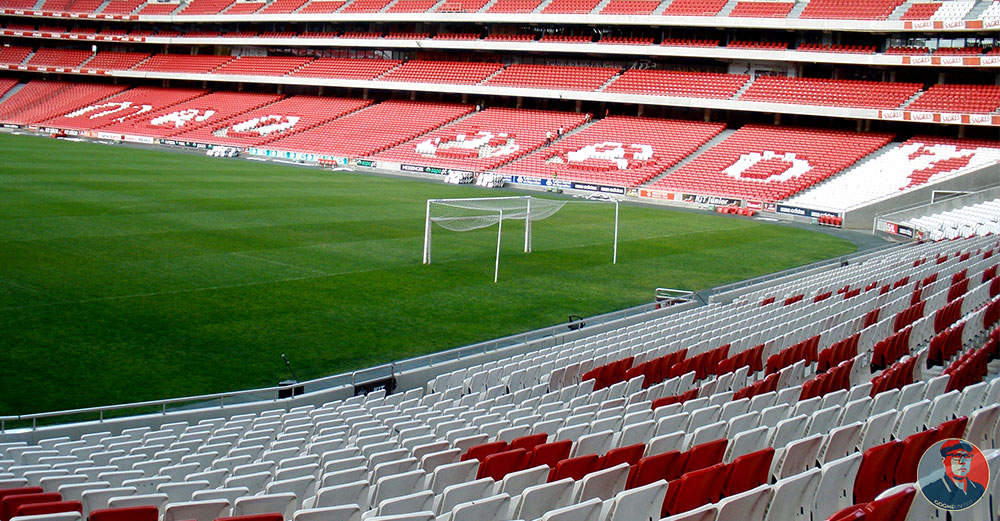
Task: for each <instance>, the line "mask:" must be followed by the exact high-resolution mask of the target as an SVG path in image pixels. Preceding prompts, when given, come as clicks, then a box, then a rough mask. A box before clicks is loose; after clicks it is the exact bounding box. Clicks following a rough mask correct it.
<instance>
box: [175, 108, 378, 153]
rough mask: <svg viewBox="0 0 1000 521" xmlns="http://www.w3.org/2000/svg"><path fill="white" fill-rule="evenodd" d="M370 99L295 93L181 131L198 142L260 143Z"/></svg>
mask: <svg viewBox="0 0 1000 521" xmlns="http://www.w3.org/2000/svg"><path fill="white" fill-rule="evenodd" d="M371 103H372V102H371V101H370V100H359V99H349V98H333V97H320V96H292V97H290V98H285V99H283V100H281V101H277V102H275V103H271V104H270V105H266V106H264V107H261V108H259V109H257V110H252V111H250V112H247V113H245V114H241V115H239V116H237V117H234V118H231V119H229V120H227V121H224V122H222V123H220V124H218V125H212V126H208V127H202V128H200V129H198V130H193V131H190V132H185V133H183V134H178V135H177V138H178V139H181V140H184V141H191V142H197V143H211V144H219V145H232V146H261V145H264V144H267V143H270V142H271V141H275V140H277V139H281V138H283V137H287V136H291V135H294V134H298V133H300V132H308V131H309V129H311V128H313V127H315V126H317V125H321V124H323V123H326V122H328V121H330V120H333V119H336V118H339V117H341V116H343V115H344V114H348V113H351V112H354V111H356V110H360V109H362V108H364V107H367V106H368V105H370V104H371Z"/></svg>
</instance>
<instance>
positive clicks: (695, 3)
mask: <svg viewBox="0 0 1000 521" xmlns="http://www.w3.org/2000/svg"><path fill="white" fill-rule="evenodd" d="M726 1H727V0H673V1H672V2H670V5H668V6H667V8H666V9H664V10H663V14H664V15H668V16H715V15H717V14H719V11H721V10H722V8H723V7H725V5H726Z"/></svg>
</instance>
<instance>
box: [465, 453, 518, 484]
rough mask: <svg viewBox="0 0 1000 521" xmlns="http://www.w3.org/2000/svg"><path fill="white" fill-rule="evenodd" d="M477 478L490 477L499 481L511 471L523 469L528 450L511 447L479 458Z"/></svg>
mask: <svg viewBox="0 0 1000 521" xmlns="http://www.w3.org/2000/svg"><path fill="white" fill-rule="evenodd" d="M480 462H481V463H480V465H479V472H478V473H477V475H476V478H477V479H482V478H487V477H488V478H492V479H493V480H494V481H500V480H502V479H503V478H504V476H506V475H507V474H509V473H511V472H517V471H519V470H524V469H526V468H527V467H528V451H526V450H524V449H513V450H508V451H504V452H497V453H494V454H490V455H489V456H486V457H485V458H483V459H481V460H480Z"/></svg>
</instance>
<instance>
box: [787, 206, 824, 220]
mask: <svg viewBox="0 0 1000 521" xmlns="http://www.w3.org/2000/svg"><path fill="white" fill-rule="evenodd" d="M777 212H778V213H781V214H785V215H796V216H799V217H810V218H814V219H818V218H820V217H837V214H836V213H834V212H827V211H824V210H813V209H812V208H802V207H799V206H787V205H784V204H779V205H777Z"/></svg>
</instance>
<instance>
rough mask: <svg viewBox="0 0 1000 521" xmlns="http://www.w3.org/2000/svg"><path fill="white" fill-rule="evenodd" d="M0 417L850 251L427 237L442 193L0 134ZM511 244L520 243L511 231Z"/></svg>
mask: <svg viewBox="0 0 1000 521" xmlns="http://www.w3.org/2000/svg"><path fill="white" fill-rule="evenodd" d="M0 165H2V167H0V415H3V414H25V413H32V412H38V411H47V410H55V409H66V408H76V407H86V406H94V405H103V404H114V403H123V402H130V401H138V400H150V399H158V398H165V397H175V396H186V395H193V394H202V393H210V392H219V391H229V390H237V389H244V388H251V387H256V386H268V385H274V384H275V383H276V382H277V381H278V380H281V379H284V378H286V377H287V374H288V373H287V370H286V368H285V367H284V365H283V363H282V362H281V359H280V354H281V353H285V354H287V355H288V357H289V359H290V360H291V361H292V363H293V364H294V366H295V369H296V372H297V373H298V377H299V378H300V379H307V378H314V377H318V376H323V375H329V374H335V373H338V372H343V371H347V370H352V369H357V368H363V367H367V366H371V365H374V364H378V363H383V362H388V361H392V360H397V359H401V358H406V357H411V356H415V355H420V354H424V353H429V352H433V351H437V350H441V349H446V348H450V347H455V346H461V345H465V344H469V343H473V342H477V341H481V340H486V339H490V338H495V337H499V336H504V335H509V334H513V333H518V332H523V331H527V330H531V329H536V328H539V327H543V326H547V325H552V324H557V323H561V322H564V321H565V320H566V318H567V316H568V315H569V314H577V315H583V316H590V315H594V314H599V313H603V312H607V311H612V310H615V309H621V308H625V307H629V306H633V305H637V304H641V303H645V302H649V301H650V300H651V299H652V297H653V290H654V288H655V287H657V286H665V287H674V288H685V289H692V290H696V289H703V288H708V287H712V286H716V285H720V284H724V283H728V282H733V281H737V280H741V279H745V278H748V277H752V276H756V275H760V274H764V273H769V272H773V271H776V270H781V269H784V268H789V267H792V266H796V265H801V264H805V263H809V262H813V261H816V260H820V259H824V258H829V257H832V256H836V255H842V254H845V253H848V252H851V251H854V246H853V245H852V244H850V243H849V242H847V241H844V240H840V239H836V238H833V237H831V236H829V235H825V234H821V233H814V232H809V231H804V230H801V229H796V228H792V227H786V226H778V225H770V224H763V223H757V222H753V221H751V220H747V219H736V218H727V217H721V216H715V215H707V214H697V213H690V212H676V211H668V210H663V209H656V208H648V207H641V206H630V205H623V206H622V209H621V231H620V245H619V262H618V264H617V265H612V264H611V262H610V260H611V244H612V241H611V240H612V224H613V210H612V207H611V206H610V205H593V204H592V205H582V204H581V205H567V206H566V207H565V208H564V209H563V210H562V211H560V212H559V213H558V214H556V215H555V216H553V217H551V218H550V219H548V220H545V221H539V222H537V223H536V224H535V226H534V253H532V254H531V255H524V254H523V253H520V250H521V248H522V240H523V228H522V227H520V225H519V224H517V223H505V224H504V230H505V234H504V241H503V253H502V259H501V268H500V283H499V284H493V280H492V279H493V256H494V254H495V246H496V228H495V227H494V228H489V229H484V230H480V231H476V232H468V233H464V234H460V233H456V232H449V231H446V230H443V229H441V228H437V229H436V230H435V233H434V239H435V243H434V261H435V262H434V264H431V265H423V264H422V263H421V248H422V241H423V218H424V211H425V202H426V200H427V199H428V198H450V197H485V196H499V195H511V193H513V192H507V191H484V190H482V189H475V188H472V187H459V186H453V185H446V184H444V183H429V182H423V181H415V180H407V179H397V178H387V177H379V176H369V175H358V174H345V173H336V172H330V171H323V170H318V169H306V168H298V167H294V166H282V165H273V164H262V163H257V162H251V161H243V160H224V159H212V158H206V157H202V156H194V155H190V154H182V153H176V152H169V151H150V150H138V149H133V148H125V147H116V146H107V145H99V144H89V143H73V142H62V141H56V140H51V139H44V138H35V137H25V136H12V135H7V134H4V135H0ZM519 231H520V232H521V234H520V235H519V233H518V232H519Z"/></svg>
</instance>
